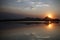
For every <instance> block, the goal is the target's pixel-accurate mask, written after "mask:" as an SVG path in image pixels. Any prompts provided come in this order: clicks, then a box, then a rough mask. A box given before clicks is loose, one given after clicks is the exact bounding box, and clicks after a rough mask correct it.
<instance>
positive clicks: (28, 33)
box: [0, 22, 60, 40]
mask: <svg viewBox="0 0 60 40" xmlns="http://www.w3.org/2000/svg"><path fill="white" fill-rule="evenodd" d="M0 33H1V34H0V35H1V36H0V38H1V40H60V23H51V24H43V23H42V24H41V23H40V24H25V23H24V24H21V23H9V22H0Z"/></svg>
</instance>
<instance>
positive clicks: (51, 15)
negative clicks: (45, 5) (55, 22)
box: [46, 12, 54, 18]
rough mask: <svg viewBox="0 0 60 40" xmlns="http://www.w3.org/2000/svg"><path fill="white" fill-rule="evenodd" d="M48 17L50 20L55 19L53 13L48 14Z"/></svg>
mask: <svg viewBox="0 0 60 40" xmlns="http://www.w3.org/2000/svg"><path fill="white" fill-rule="evenodd" d="M46 16H48V17H49V18H54V17H53V16H54V15H53V13H52V12H47V15H46Z"/></svg>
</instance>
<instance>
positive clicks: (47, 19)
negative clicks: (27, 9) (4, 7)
mask: <svg viewBox="0 0 60 40" xmlns="http://www.w3.org/2000/svg"><path fill="white" fill-rule="evenodd" d="M1 21H60V19H52V18H49V17H45V18H31V17H26V18H22V19H11V20H10V19H6V20H0V22H1Z"/></svg>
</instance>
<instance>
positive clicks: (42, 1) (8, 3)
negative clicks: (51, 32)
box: [0, 0, 60, 16]
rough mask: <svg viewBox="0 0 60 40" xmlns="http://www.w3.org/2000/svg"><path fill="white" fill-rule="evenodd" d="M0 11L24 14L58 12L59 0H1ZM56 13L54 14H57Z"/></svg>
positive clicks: (59, 7)
mask: <svg viewBox="0 0 60 40" xmlns="http://www.w3.org/2000/svg"><path fill="white" fill-rule="evenodd" d="M0 5H1V6H0V8H1V11H7V12H14V13H19V14H21V11H24V12H26V13H23V14H24V15H34V16H40V15H44V14H46V13H48V12H50V13H51V14H57V15H59V13H60V0H1V1H0ZM57 15H56V16H57Z"/></svg>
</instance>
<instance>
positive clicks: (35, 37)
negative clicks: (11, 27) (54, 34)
mask: <svg viewBox="0 0 60 40" xmlns="http://www.w3.org/2000/svg"><path fill="white" fill-rule="evenodd" d="M25 35H27V36H30V37H31V40H40V39H42V40H45V39H49V38H50V36H40V35H38V34H37V35H36V34H35V33H25Z"/></svg>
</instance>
